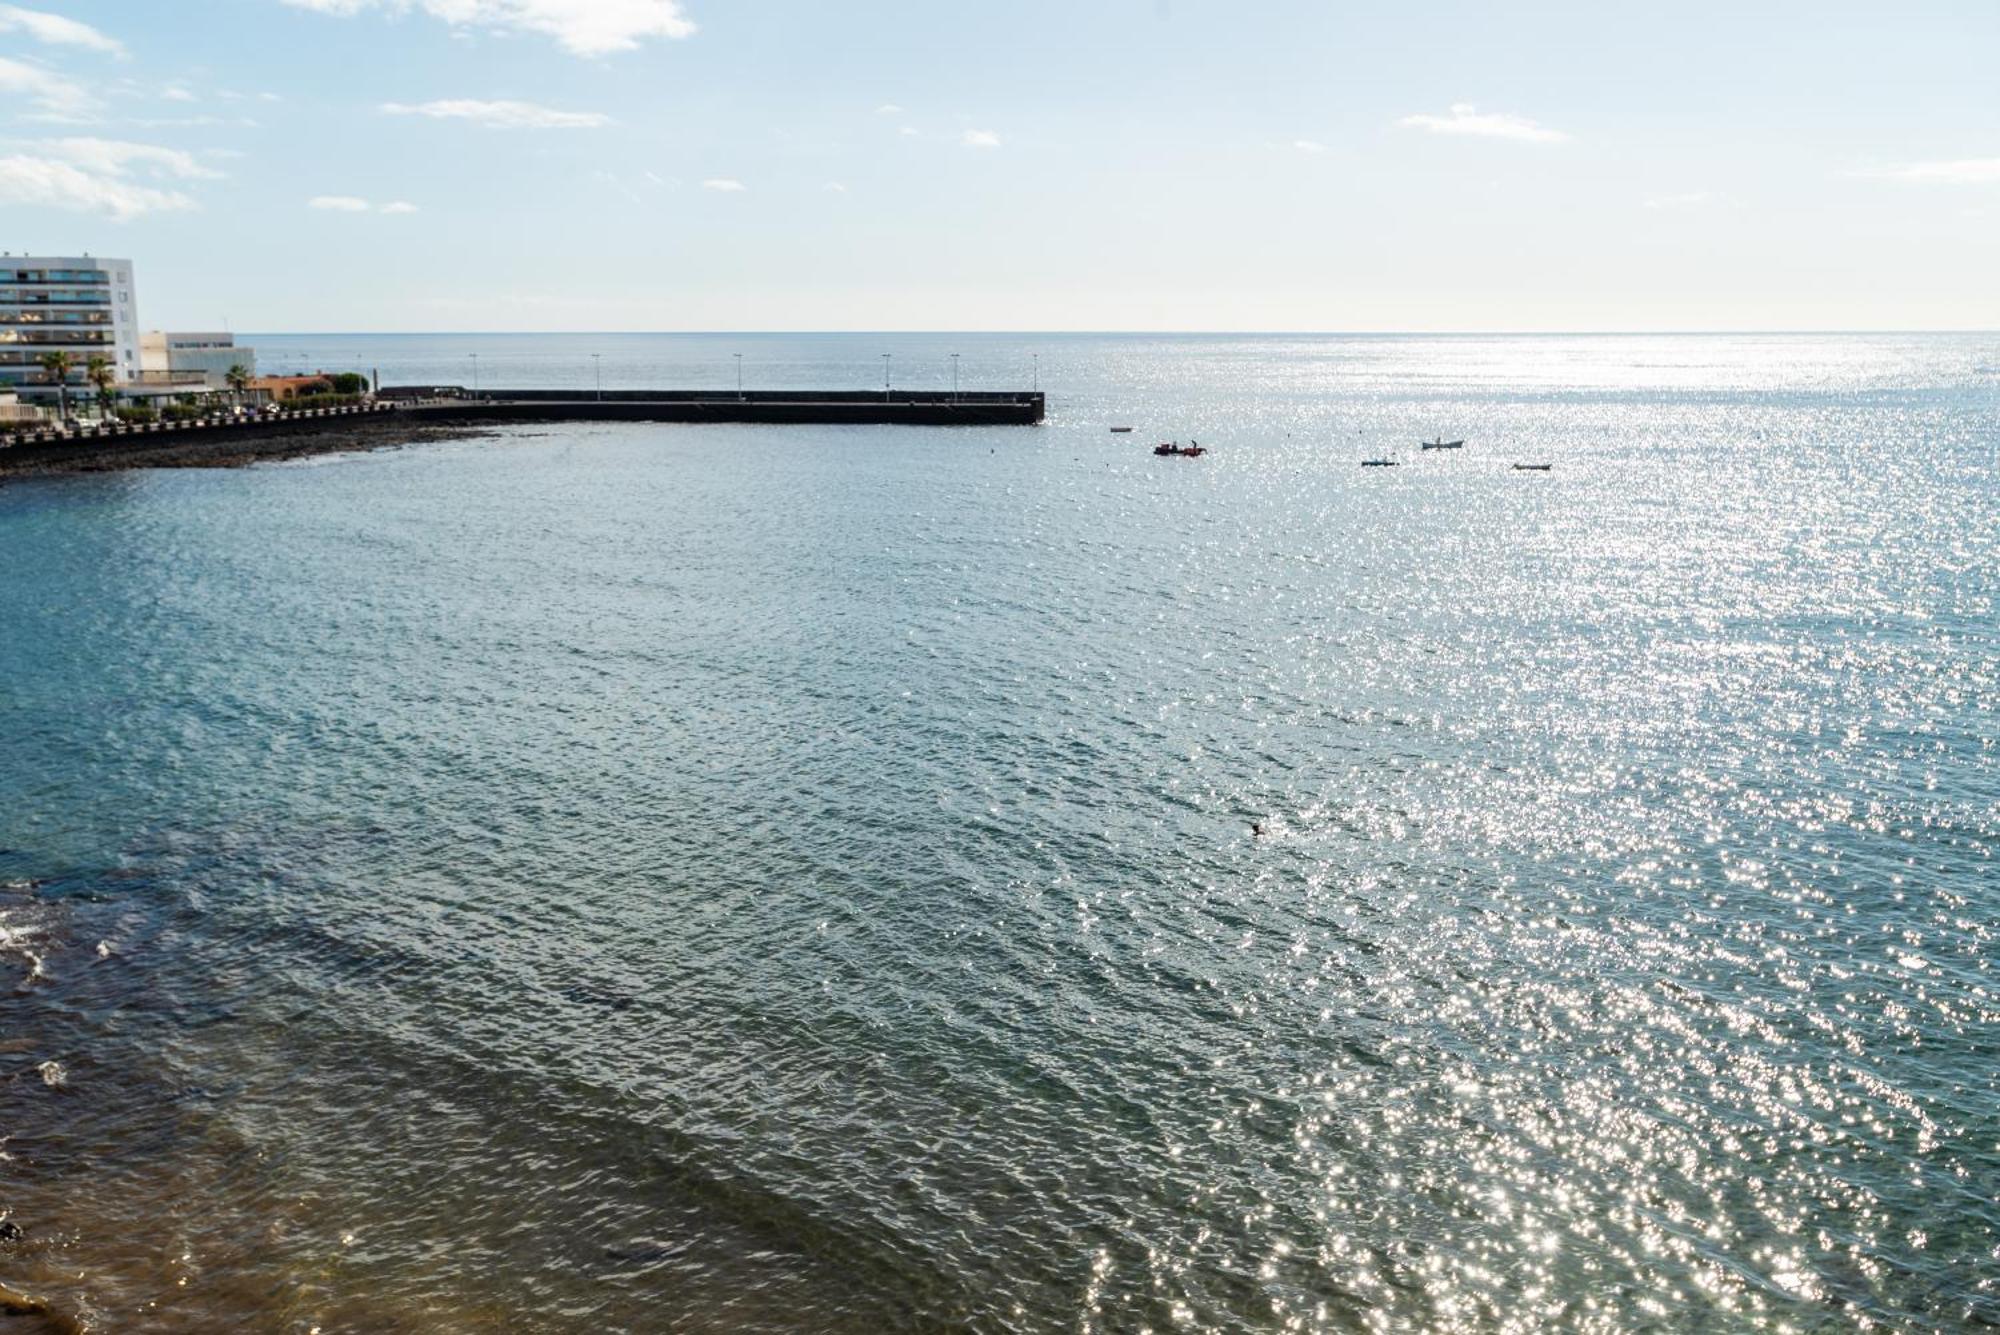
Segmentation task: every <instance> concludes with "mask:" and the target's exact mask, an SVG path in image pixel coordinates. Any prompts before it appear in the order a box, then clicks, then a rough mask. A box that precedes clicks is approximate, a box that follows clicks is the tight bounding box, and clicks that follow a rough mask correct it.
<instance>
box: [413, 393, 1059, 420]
mask: <svg viewBox="0 0 2000 1335" xmlns="http://www.w3.org/2000/svg"><path fill="white" fill-rule="evenodd" d="M377 397H378V399H380V400H382V401H385V402H390V403H395V404H397V405H399V406H400V407H402V408H403V409H404V410H405V411H407V412H410V413H412V414H417V415H420V416H421V417H422V418H423V419H425V420H428V421H442V422H463V423H497V422H765V423H853V424H903V425H909V426H1033V425H1034V424H1036V423H1037V422H1040V421H1041V420H1042V416H1043V410H1044V400H1043V397H1042V393H1041V391H1040V390H1003V391H998V392H974V391H966V392H963V393H959V392H955V391H952V390H907V389H898V390H890V391H887V392H884V391H882V390H868V389H840V390H824V389H793V390H769V389H766V390H749V391H745V392H743V393H740V394H739V393H734V392H731V391H727V390H695V389H685V390H683V389H619V390H610V389H608V390H605V391H604V392H603V393H601V394H599V393H597V392H595V391H593V390H567V389H489V390H469V389H466V388H464V387H463V386H460V385H394V386H385V387H384V388H383V389H382V391H381V393H380V394H379V395H378V396H377Z"/></svg>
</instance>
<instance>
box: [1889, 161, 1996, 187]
mask: <svg viewBox="0 0 2000 1335" xmlns="http://www.w3.org/2000/svg"><path fill="white" fill-rule="evenodd" d="M1854 175H1856V176H1865V177H1869V178H1872V179H1874V180H1878V181H1913V182H1916V183H1918V184H1920V185H2000V158H1959V159H1958V160H1956V161H1954V162H1911V163H1906V164H1905V165H1903V166H1901V167H1885V168H1882V169H1880V170H1877V171H1862V172H1855V173H1854Z"/></svg>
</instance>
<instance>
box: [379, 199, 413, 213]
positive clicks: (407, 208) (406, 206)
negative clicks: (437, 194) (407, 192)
mask: <svg viewBox="0 0 2000 1335" xmlns="http://www.w3.org/2000/svg"><path fill="white" fill-rule="evenodd" d="M417 211H418V210H417V206H416V205H415V204H412V203H411V202H410V201H409V200H407V199H392V200H390V201H389V202H388V203H387V204H384V205H383V206H382V212H384V213H415V212H417Z"/></svg>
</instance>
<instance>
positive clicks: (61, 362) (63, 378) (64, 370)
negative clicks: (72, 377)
mask: <svg viewBox="0 0 2000 1335" xmlns="http://www.w3.org/2000/svg"><path fill="white" fill-rule="evenodd" d="M36 360H38V361H39V362H40V363H41V367H42V369H43V370H44V371H47V372H48V373H49V374H50V375H52V376H54V377H55V378H56V401H57V403H58V404H60V405H61V413H62V421H63V424H64V425H65V426H66V425H68V424H69V373H70V372H71V371H74V370H75V369H76V358H74V357H72V356H70V355H69V354H68V353H67V352H63V351H61V350H60V349H58V350H56V351H54V352H45V353H43V354H42V355H41V356H40V357H39V358H37V359H36Z"/></svg>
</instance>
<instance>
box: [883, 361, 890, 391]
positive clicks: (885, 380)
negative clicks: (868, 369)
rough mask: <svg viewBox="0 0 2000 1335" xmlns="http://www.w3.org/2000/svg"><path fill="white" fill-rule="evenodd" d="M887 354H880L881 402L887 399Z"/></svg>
mask: <svg viewBox="0 0 2000 1335" xmlns="http://www.w3.org/2000/svg"><path fill="white" fill-rule="evenodd" d="M889 355H890V354H888V353H886V352H885V353H883V354H882V402H884V403H887V402H888V401H889Z"/></svg>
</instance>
